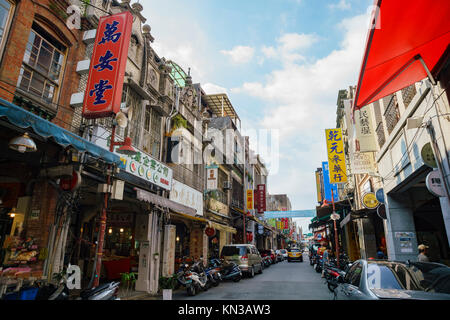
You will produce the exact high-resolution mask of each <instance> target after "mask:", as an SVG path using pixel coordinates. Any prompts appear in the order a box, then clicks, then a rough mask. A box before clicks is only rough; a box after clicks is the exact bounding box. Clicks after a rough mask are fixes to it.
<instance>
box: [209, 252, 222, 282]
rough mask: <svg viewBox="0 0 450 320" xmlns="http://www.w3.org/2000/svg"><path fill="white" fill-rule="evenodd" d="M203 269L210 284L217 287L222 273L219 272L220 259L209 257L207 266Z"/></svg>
mask: <svg viewBox="0 0 450 320" xmlns="http://www.w3.org/2000/svg"><path fill="white" fill-rule="evenodd" d="M205 271H206V274H207V275H208V277H209V280H210V282H211V284H212V285H213V286H214V287H217V286H218V285H219V284H220V282H221V281H222V275H221V274H220V271H221V264H220V260H218V259H215V258H213V259H210V260H209V265H208V268H206V270H205Z"/></svg>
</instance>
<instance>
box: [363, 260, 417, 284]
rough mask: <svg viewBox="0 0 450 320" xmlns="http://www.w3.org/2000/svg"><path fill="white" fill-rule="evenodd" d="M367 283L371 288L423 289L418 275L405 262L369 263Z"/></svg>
mask: <svg viewBox="0 0 450 320" xmlns="http://www.w3.org/2000/svg"><path fill="white" fill-rule="evenodd" d="M367 283H368V285H369V288H370V289H394V290H415V291H422V290H423V289H422V288H421V287H420V285H419V283H418V282H417V279H416V276H415V275H414V274H412V273H411V271H410V270H409V269H408V268H407V267H406V266H404V265H403V264H398V263H390V264H379V263H369V265H368V267H367Z"/></svg>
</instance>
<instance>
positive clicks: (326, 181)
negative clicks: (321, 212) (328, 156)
mask: <svg viewBox="0 0 450 320" xmlns="http://www.w3.org/2000/svg"><path fill="white" fill-rule="evenodd" d="M322 172H323V189H324V193H325V200H327V201H328V202H331V201H332V199H331V191H333V197H334V202H337V201H339V195H338V191H337V184H336V183H333V184H331V183H330V170H329V168H328V161H327V162H322Z"/></svg>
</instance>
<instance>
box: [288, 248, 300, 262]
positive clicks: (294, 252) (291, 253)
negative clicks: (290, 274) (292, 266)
mask: <svg viewBox="0 0 450 320" xmlns="http://www.w3.org/2000/svg"><path fill="white" fill-rule="evenodd" d="M291 261H300V262H303V253H302V251H301V250H300V249H294V248H291V249H289V250H288V262H291Z"/></svg>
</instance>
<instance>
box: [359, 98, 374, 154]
mask: <svg viewBox="0 0 450 320" xmlns="http://www.w3.org/2000/svg"><path fill="white" fill-rule="evenodd" d="M354 117H355V118H354V119H355V133H356V137H355V138H356V140H357V141H358V144H357V145H358V147H359V148H358V147H357V150H356V151H359V152H376V151H378V146H377V137H376V132H375V125H374V120H373V119H374V116H373V104H370V105H367V106H365V107H362V108H361V109H359V110H355V115H354Z"/></svg>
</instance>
